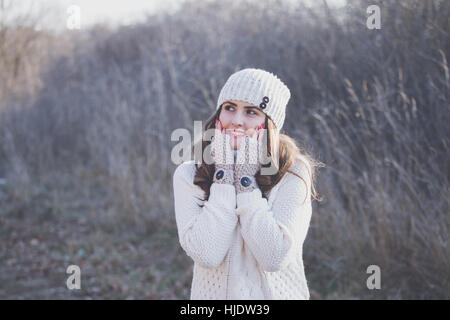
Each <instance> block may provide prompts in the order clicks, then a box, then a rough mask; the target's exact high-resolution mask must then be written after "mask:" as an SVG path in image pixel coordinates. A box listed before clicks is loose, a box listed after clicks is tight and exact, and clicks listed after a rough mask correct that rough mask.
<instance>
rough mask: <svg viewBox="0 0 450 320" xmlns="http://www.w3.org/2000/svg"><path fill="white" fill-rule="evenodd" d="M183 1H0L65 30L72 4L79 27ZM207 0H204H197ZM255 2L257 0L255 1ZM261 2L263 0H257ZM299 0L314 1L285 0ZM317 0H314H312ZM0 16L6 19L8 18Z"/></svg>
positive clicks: (334, 0) (132, 18) (335, 0)
mask: <svg viewBox="0 0 450 320" xmlns="http://www.w3.org/2000/svg"><path fill="white" fill-rule="evenodd" d="M183 1H184V0H0V7H1V3H2V2H3V4H4V5H5V6H8V5H11V4H13V6H14V8H15V9H14V13H10V14H9V17H12V16H14V14H18V15H20V14H24V13H25V12H27V11H28V10H30V8H31V11H32V12H33V13H34V14H36V13H37V14H38V15H39V16H41V17H42V16H43V15H45V16H46V18H45V20H44V22H43V23H42V27H44V28H51V29H54V30H64V29H66V28H67V27H66V25H67V20H68V17H69V15H70V13H69V12H68V11H67V10H68V8H69V7H70V6H72V5H75V6H78V7H79V9H80V23H81V27H82V28H87V27H89V26H91V25H93V24H96V23H107V24H109V25H112V26H117V25H123V24H130V23H136V22H140V21H143V20H144V19H145V15H146V13H155V12H158V11H165V12H173V11H174V10H176V9H177V8H178V7H179V5H180V4H181V3H182V2H183ZM198 1H207V0H198ZM256 1H258V0H256ZM259 1H263V0H259ZM285 1H293V2H296V1H303V2H306V3H309V2H314V0H285ZM315 1H317V0H315ZM327 2H328V4H329V5H330V6H338V7H340V6H344V5H345V4H346V0H327ZM0 19H3V20H4V21H8V17H4V16H3V17H2V15H1V11H0Z"/></svg>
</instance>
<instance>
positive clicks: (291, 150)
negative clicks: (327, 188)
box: [192, 106, 320, 201]
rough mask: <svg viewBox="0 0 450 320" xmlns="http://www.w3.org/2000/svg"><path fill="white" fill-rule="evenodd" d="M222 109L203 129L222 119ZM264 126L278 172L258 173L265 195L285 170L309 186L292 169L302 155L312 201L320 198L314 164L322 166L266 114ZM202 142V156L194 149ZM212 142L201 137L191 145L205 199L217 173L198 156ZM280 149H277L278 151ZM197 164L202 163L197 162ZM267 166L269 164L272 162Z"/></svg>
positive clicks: (196, 177)
mask: <svg viewBox="0 0 450 320" xmlns="http://www.w3.org/2000/svg"><path fill="white" fill-rule="evenodd" d="M221 111H222V106H220V108H218V110H217V111H216V112H215V113H214V114H213V115H212V116H211V117H210V118H209V119H208V120H207V121H206V123H205V126H204V131H205V132H206V131H208V129H213V128H215V121H216V120H218V119H219V116H220V112H221ZM265 127H266V128H267V129H268V130H267V133H268V136H267V150H268V152H269V153H268V155H269V156H270V157H271V160H272V164H273V165H274V166H275V167H276V168H277V169H278V170H277V172H276V173H275V174H273V175H267V174H264V175H262V174H261V171H259V172H258V173H257V174H256V175H255V178H256V182H257V183H258V186H259V188H260V189H261V191H262V194H263V197H265V198H266V199H267V198H268V194H269V192H270V190H271V189H272V188H273V187H274V186H275V185H276V184H277V183H278V182H279V181H280V180H281V178H283V176H284V175H285V174H286V172H289V173H292V174H294V175H296V176H297V177H299V178H300V179H301V180H302V181H303V182H304V183H305V185H306V186H307V185H308V184H307V182H306V181H305V180H304V177H301V176H299V175H298V174H297V173H295V172H293V171H292V170H290V168H291V166H292V165H293V164H294V163H295V161H296V160H297V156H298V155H301V156H302V159H303V161H306V162H308V163H306V167H307V168H308V171H309V180H310V184H311V189H312V197H313V200H319V199H318V197H317V192H316V189H315V186H314V180H315V167H316V166H319V165H320V163H319V162H316V161H315V160H314V159H313V158H312V157H311V156H310V155H309V154H307V153H306V152H304V151H303V150H301V149H300V147H299V146H298V145H297V143H296V142H295V140H294V139H292V138H291V137H289V136H287V135H285V134H282V133H279V131H278V130H277V128H276V126H275V124H274V123H273V121H272V119H270V118H269V117H268V116H267V115H266V120H265ZM199 143H201V149H200V150H201V151H202V153H201V155H200V154H196V153H195V152H194V150H195V149H197V148H198V147H196V145H197V144H199ZM210 143H211V141H209V140H208V139H204V138H203V137H202V139H201V140H200V141H197V142H194V144H193V146H192V152H193V154H194V162H195V163H196V172H195V177H194V184H195V185H198V186H199V187H200V188H201V189H202V190H203V191H204V192H205V198H204V199H202V200H204V201H206V200H208V199H209V189H210V187H211V184H212V181H213V176H214V172H215V166H214V164H207V163H205V161H202V160H203V159H197V157H202V155H203V152H204V150H205V148H206V147H207V146H208V145H209V144H210ZM277 150H278V152H277ZM197 163H200V165H198V164H197ZM262 166H263V167H264V166H270V163H269V164H267V165H264V164H263V165H262Z"/></svg>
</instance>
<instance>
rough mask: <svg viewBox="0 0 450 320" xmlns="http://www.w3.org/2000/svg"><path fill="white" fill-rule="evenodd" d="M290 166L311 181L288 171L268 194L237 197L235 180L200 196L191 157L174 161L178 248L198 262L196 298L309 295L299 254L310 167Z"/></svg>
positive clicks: (302, 164) (307, 212) (308, 212)
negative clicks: (204, 198)
mask: <svg viewBox="0 0 450 320" xmlns="http://www.w3.org/2000/svg"><path fill="white" fill-rule="evenodd" d="M291 170H292V171H294V172H295V173H297V174H299V175H300V176H301V177H303V178H304V179H305V181H306V182H307V183H308V185H307V186H305V183H304V182H303V181H302V180H301V179H299V178H298V177H296V176H295V175H293V174H291V173H286V174H285V175H284V177H283V178H282V179H281V181H280V182H279V183H278V184H277V185H276V186H275V187H274V188H273V189H272V190H271V191H270V193H269V199H268V200H267V199H265V198H263V197H262V193H261V190H260V189H259V188H257V189H255V190H253V191H252V192H244V193H240V194H238V195H237V196H236V191H235V187H234V186H232V185H227V184H217V183H213V184H212V185H211V188H210V197H209V199H208V201H201V199H203V197H204V192H203V190H202V189H201V188H200V187H199V186H197V185H194V184H193V181H194V176H195V165H194V162H193V161H192V160H191V161H187V162H184V163H182V164H180V165H179V166H178V167H177V169H176V170H175V173H174V176H173V186H174V199H175V216H176V223H177V228H178V236H179V241H180V244H181V247H182V248H183V249H184V250H185V252H186V253H187V255H188V256H190V257H191V258H192V259H193V260H194V272H193V280H192V286H191V297H190V298H191V299H195V300H197V299H202V300H203V299H205V300H206V299H214V300H219V299H220V300H230V299H231V300H237V299H309V290H308V286H307V281H306V278H305V273H304V267H303V258H302V252H303V242H304V240H305V237H306V235H307V232H308V228H309V224H310V220H311V192H310V188H311V186H310V183H309V171H308V168H307V167H306V162H303V161H301V158H299V159H298V161H297V162H296V163H295V165H294V166H293V167H292V168H291ZM305 196H306V200H305ZM304 200H305V201H304ZM199 204H204V207H203V208H201V207H199Z"/></svg>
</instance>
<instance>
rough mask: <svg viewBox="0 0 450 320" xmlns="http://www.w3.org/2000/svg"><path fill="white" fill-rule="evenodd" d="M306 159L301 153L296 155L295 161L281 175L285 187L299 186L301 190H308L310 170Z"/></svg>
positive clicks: (295, 187)
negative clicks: (282, 175) (283, 174)
mask: <svg viewBox="0 0 450 320" xmlns="http://www.w3.org/2000/svg"><path fill="white" fill-rule="evenodd" d="M311 169H312V168H311V164H310V162H309V161H308V159H307V158H306V157H304V156H302V155H298V156H297V157H296V160H295V162H294V163H293V164H292V165H291V166H290V167H289V169H288V171H286V173H285V176H284V177H283V179H284V183H283V185H284V186H285V188H294V189H298V188H300V189H301V191H302V193H303V192H310V190H311V179H312V170H311Z"/></svg>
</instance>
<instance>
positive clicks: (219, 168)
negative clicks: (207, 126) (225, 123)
mask: <svg viewBox="0 0 450 320" xmlns="http://www.w3.org/2000/svg"><path fill="white" fill-rule="evenodd" d="M230 140H231V137H230V136H229V135H227V134H226V133H225V129H223V128H222V123H221V122H220V121H219V120H216V126H215V130H214V137H213V138H212V141H211V158H212V159H213V161H214V165H215V169H216V170H215V172H214V178H213V182H215V183H226V184H231V185H232V184H233V181H234V176H233V166H234V153H233V150H232V149H231V144H230Z"/></svg>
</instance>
